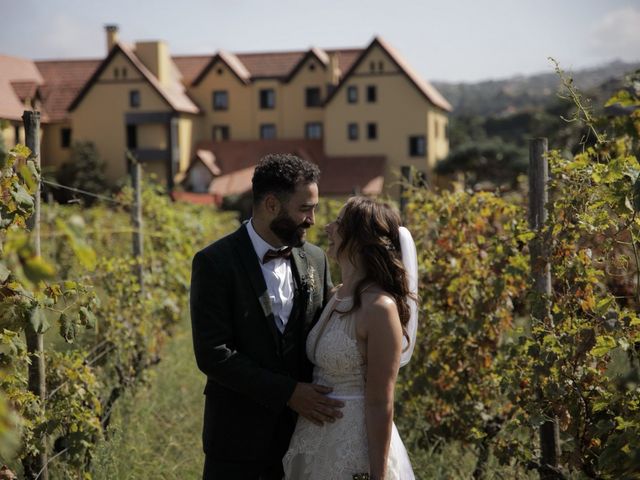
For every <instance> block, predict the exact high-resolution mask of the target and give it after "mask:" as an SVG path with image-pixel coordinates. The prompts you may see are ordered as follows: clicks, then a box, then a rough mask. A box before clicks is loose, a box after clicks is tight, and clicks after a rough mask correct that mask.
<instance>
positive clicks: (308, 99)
mask: <svg viewBox="0 0 640 480" xmlns="http://www.w3.org/2000/svg"><path fill="white" fill-rule="evenodd" d="M305 105H306V106H307V107H320V106H322V98H320V87H309V88H307V89H306V90H305Z"/></svg>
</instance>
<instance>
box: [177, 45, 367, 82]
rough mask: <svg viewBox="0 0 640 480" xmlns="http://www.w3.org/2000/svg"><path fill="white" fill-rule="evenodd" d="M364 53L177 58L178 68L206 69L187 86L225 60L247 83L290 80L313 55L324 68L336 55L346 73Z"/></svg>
mask: <svg viewBox="0 0 640 480" xmlns="http://www.w3.org/2000/svg"><path fill="white" fill-rule="evenodd" d="M362 51H363V50H362V49H361V48H343V49H334V50H321V49H319V48H311V49H310V50H306V51H291V52H261V53H237V54H231V53H228V52H218V53H216V55H214V56H213V57H192V59H191V60H187V59H186V58H185V60H181V59H180V57H177V58H176V60H177V62H176V65H178V67H179V68H180V69H181V70H182V68H183V67H185V66H188V67H191V68H193V67H194V64H196V63H198V62H202V63H201V64H204V67H203V68H202V70H201V71H200V72H199V73H198V74H197V76H194V80H193V81H192V82H186V84H187V85H197V84H198V83H200V82H201V81H202V80H203V79H204V77H205V76H206V75H207V74H208V73H209V71H210V70H211V69H212V68H213V66H214V65H215V64H216V62H218V61H223V62H224V63H225V64H226V65H227V66H228V67H229V68H230V69H231V71H232V72H233V73H234V74H235V75H236V76H237V77H238V79H239V80H240V81H242V82H243V83H245V84H246V83H249V82H250V81H253V80H256V79H265V78H269V79H277V80H284V81H288V79H290V78H291V77H292V76H293V75H294V74H295V73H296V70H297V69H299V68H300V67H301V66H302V64H303V63H304V61H305V60H306V59H307V58H308V57H309V56H310V55H312V56H316V57H317V58H318V60H320V62H322V63H323V64H324V65H327V64H328V62H329V56H330V55H335V58H336V60H337V63H338V67H339V68H340V70H342V71H343V72H344V71H346V70H348V69H349V68H350V67H351V65H352V64H353V62H354V61H355V60H356V59H357V58H358V57H359V55H360V53H362ZM203 59H204V60H203ZM183 75H184V76H185V80H187V79H188V78H189V77H188V75H186V74H185V73H184V72H183Z"/></svg>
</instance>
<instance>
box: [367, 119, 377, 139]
mask: <svg viewBox="0 0 640 480" xmlns="http://www.w3.org/2000/svg"><path fill="white" fill-rule="evenodd" d="M367 138H368V139H369V140H375V139H376V138H378V124H377V123H367Z"/></svg>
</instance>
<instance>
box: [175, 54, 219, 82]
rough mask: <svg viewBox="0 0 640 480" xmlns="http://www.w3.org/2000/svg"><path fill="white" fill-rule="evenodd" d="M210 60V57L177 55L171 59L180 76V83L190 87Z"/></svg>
mask: <svg viewBox="0 0 640 480" xmlns="http://www.w3.org/2000/svg"><path fill="white" fill-rule="evenodd" d="M211 58H213V56H212V55H179V56H175V57H172V60H173V63H175V64H176V67H178V70H180V73H181V74H182V83H183V84H185V85H191V83H192V82H193V81H194V80H195V79H196V77H197V76H198V75H199V74H200V72H201V71H202V70H203V69H204V67H206V66H207V64H208V63H209V62H210V61H211Z"/></svg>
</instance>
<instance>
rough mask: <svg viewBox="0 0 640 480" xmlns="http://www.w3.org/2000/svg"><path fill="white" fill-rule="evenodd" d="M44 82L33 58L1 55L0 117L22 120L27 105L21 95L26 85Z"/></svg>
mask: <svg viewBox="0 0 640 480" xmlns="http://www.w3.org/2000/svg"><path fill="white" fill-rule="evenodd" d="M12 83H13V85H12ZM42 83H43V79H42V75H40V72H39V71H38V69H37V68H36V65H35V63H34V62H33V61H32V60H27V59H26V58H19V57H10V56H8V55H0V118H2V119H5V120H21V119H22V113H23V112H24V110H25V107H24V103H23V98H20V95H21V94H24V93H25V90H24V87H25V86H26V85H27V84H29V85H31V86H30V87H29V88H32V86H33V85H36V86H37V85H41V84H42ZM14 85H15V86H17V89H18V91H19V92H17V91H16V87H14Z"/></svg>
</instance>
